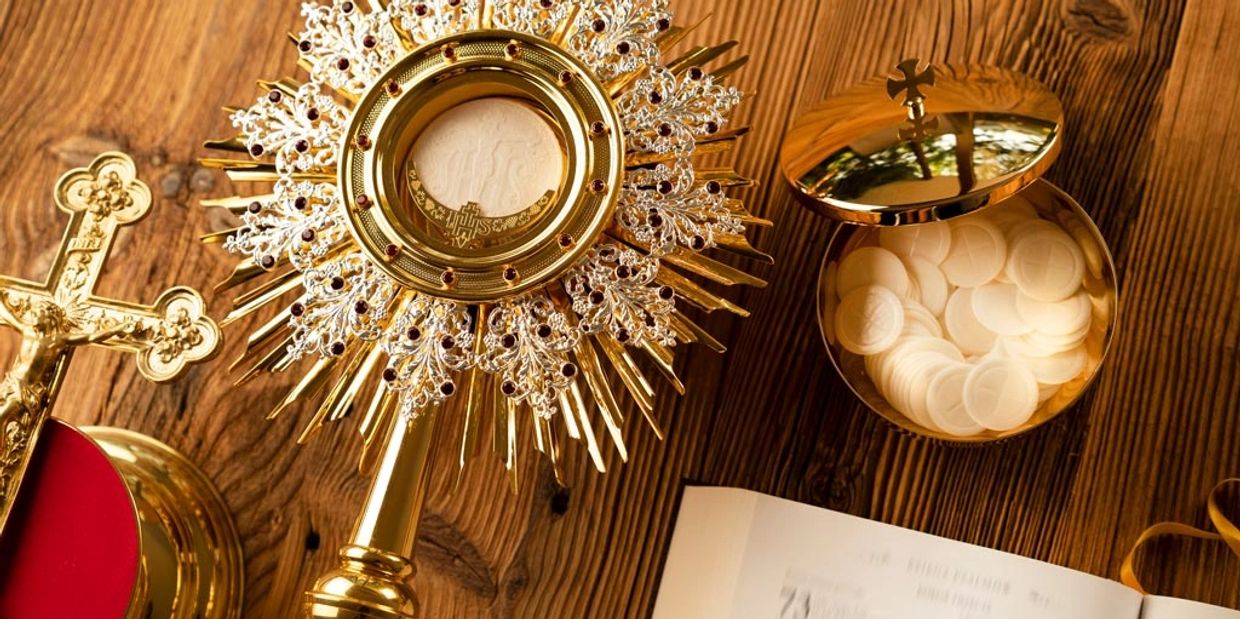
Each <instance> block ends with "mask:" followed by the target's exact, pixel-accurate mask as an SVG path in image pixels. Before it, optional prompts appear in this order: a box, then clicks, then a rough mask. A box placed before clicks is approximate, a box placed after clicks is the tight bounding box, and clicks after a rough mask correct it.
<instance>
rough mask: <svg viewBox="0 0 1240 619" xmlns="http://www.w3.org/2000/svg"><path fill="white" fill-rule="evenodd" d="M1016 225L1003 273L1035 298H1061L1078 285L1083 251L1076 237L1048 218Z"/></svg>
mask: <svg viewBox="0 0 1240 619" xmlns="http://www.w3.org/2000/svg"><path fill="white" fill-rule="evenodd" d="M1040 223H1041V224H1045V225H1038V226H1037V227H1036V228H1034V229H1032V230H1026V229H1025V228H1024V227H1022V228H1018V229H1017V231H1016V234H1017V235H1018V236H1017V237H1016V240H1015V241H1014V242H1013V243H1012V248H1011V252H1010V255H1009V256H1008V261H1007V276H1008V278H1010V279H1011V280H1012V282H1013V283H1014V284H1016V285H1017V286H1019V287H1020V291H1021V292H1023V293H1025V295H1027V296H1029V297H1032V298H1033V299H1036V300H1038V301H1062V300H1064V299H1066V298H1068V297H1070V296H1072V295H1073V294H1074V293H1076V291H1077V290H1079V289H1080V287H1081V278H1082V277H1083V276H1084V275H1085V255H1084V254H1082V253H1081V248H1080V247H1079V246H1077V244H1076V241H1074V240H1073V239H1072V237H1070V236H1068V234H1067V233H1066V232H1064V231H1063V230H1060V229H1059V227H1058V226H1054V225H1053V224H1050V223H1048V222H1040Z"/></svg>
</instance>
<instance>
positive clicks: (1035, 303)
mask: <svg viewBox="0 0 1240 619" xmlns="http://www.w3.org/2000/svg"><path fill="white" fill-rule="evenodd" d="M829 268H830V267H829ZM1084 271H1085V260H1084V255H1083V254H1082V252H1081V248H1080V246H1079V245H1078V244H1077V242H1076V241H1075V240H1074V239H1073V238H1072V237H1071V236H1070V235H1068V234H1067V233H1066V232H1065V231H1064V230H1063V229H1062V228H1060V227H1059V226H1058V225H1056V224H1055V223H1052V222H1050V221H1047V220H1045V219H1042V218H1041V217H1039V216H1038V213H1037V212H1036V211H1035V210H1034V208H1033V207H1032V206H1031V205H1030V204H1029V203H1028V202H1026V201H1024V200H1023V199H1021V198H1019V197H1016V198H1011V199H1008V200H1007V201H1005V202H1003V203H1001V204H997V205H994V206H992V207H990V208H987V209H986V210H985V211H983V212H981V213H978V214H974V215H968V216H964V217H958V218H955V219H953V220H951V221H949V222H935V223H927V224H919V225H914V226H901V227H890V228H882V229H881V230H880V231H879V232H878V245H877V246H874V245H869V246H862V247H858V248H857V249H855V250H853V251H852V252H850V253H848V254H847V255H846V256H844V257H843V259H842V260H841V261H840V262H839V264H838V268H837V269H836V272H835V273H834V274H833V275H834V281H835V286H834V287H835V292H834V294H835V295H836V296H835V297H834V298H833V299H832V301H833V302H835V301H838V305H837V306H836V307H835V308H834V319H833V321H832V323H831V326H832V327H833V331H834V334H832V336H833V337H834V338H836V339H837V340H838V341H839V343H840V345H841V346H843V347H844V348H845V349H846V350H848V351H850V352H853V353H855V354H858V355H862V356H864V357H865V369H866V373H867V374H868V375H869V376H870V378H871V379H872V380H873V382H874V385H875V386H876V387H877V388H878V390H879V392H880V393H881V394H882V395H883V397H884V398H886V399H887V401H888V402H889V403H890V404H891V405H892V406H893V407H894V408H895V409H896V410H898V411H900V412H901V413H902V414H904V415H905V416H907V417H908V418H909V419H911V420H913V421H914V422H916V423H918V424H920V425H922V426H924V427H926V428H929V429H932V430H938V431H941V432H944V433H947V434H951V435H954V436H971V435H975V434H980V433H982V432H985V431H988V430H990V431H995V432H1005V431H1009V430H1013V429H1016V428H1019V427H1020V426H1022V425H1024V424H1025V423H1026V422H1028V421H1029V419H1030V418H1031V417H1032V416H1033V414H1034V412H1035V411H1036V410H1037V408H1038V406H1039V405H1040V404H1041V403H1042V402H1044V401H1045V400H1047V399H1048V398H1050V397H1051V396H1052V395H1054V394H1055V393H1056V392H1057V391H1058V390H1059V387H1060V386H1061V385H1063V384H1064V383H1067V382H1069V381H1071V380H1073V379H1074V378H1076V377H1078V376H1080V375H1081V374H1082V373H1083V372H1085V371H1086V369H1087V368H1086V365H1087V358H1088V357H1087V354H1086V352H1085V347H1084V342H1085V336H1086V334H1087V333H1088V331H1089V327H1090V322H1091V317H1092V307H1093V304H1092V303H1091V301H1090V298H1089V295H1088V294H1086V293H1085V292H1084V291H1083V290H1082V289H1081V283H1082V278H1083V275H1084ZM831 277H832V275H828V278H829V279H831Z"/></svg>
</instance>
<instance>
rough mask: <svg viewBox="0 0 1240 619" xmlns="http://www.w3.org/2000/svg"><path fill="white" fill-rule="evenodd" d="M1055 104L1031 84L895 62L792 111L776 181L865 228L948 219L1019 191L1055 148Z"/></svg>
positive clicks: (1000, 72)
mask: <svg viewBox="0 0 1240 619" xmlns="http://www.w3.org/2000/svg"><path fill="white" fill-rule="evenodd" d="M1062 129H1063V107H1062V106H1061V105H1060V103H1059V100H1058V99H1057V98H1056V97H1055V95H1054V93H1052V92H1051V91H1050V90H1048V89H1047V88H1046V87H1045V86H1043V85H1042V84H1041V83H1040V82H1038V81H1037V80H1034V79H1033V78H1031V77H1029V76H1026V75H1022V74H1020V73H1017V72H1015V71H1011V70H1008V69H1003V68H999V67H990V66H982V65H962V66H954V65H949V64H944V65H938V66H922V65H921V63H920V62H919V61H918V60H916V59H912V60H905V61H903V62H901V63H900V64H899V65H898V66H897V67H896V73H895V74H894V75H892V76H889V77H881V78H875V79H871V80H867V81H865V82H862V83H861V84H858V85H857V86H854V87H852V88H849V89H848V90H845V91H844V92H842V93H840V94H838V95H836V96H834V97H831V98H830V99H828V100H827V101H825V102H824V103H822V104H821V105H819V106H818V107H816V108H814V109H813V110H811V111H810V112H808V113H806V114H805V115H804V116H802V117H801V119H800V120H799V122H798V123H797V124H796V125H795V126H794V127H793V129H792V130H791V131H790V132H789V133H788V135H787V137H786V138H785V139H784V146H783V150H782V152H781V153H780V166H781V168H782V169H783V172H784V177H785V178H786V179H787V181H788V182H789V183H790V184H791V185H792V187H793V188H794V189H795V190H796V192H797V193H798V194H799V196H800V197H801V198H803V201H804V203H805V204H806V205H807V206H808V207H809V208H810V209H811V210H813V211H815V212H817V213H819V214H823V215H827V216H828V217H831V218H833V219H837V220H841V221H848V222H853V223H859V224H866V225H901V224H910V223H924V222H928V221H938V220H942V219H949V218H951V217H955V216H957V215H961V214H964V213H969V212H972V211H976V210H978V209H981V208H984V207H986V206H987V205H989V204H994V203H997V202H1000V201H1002V200H1003V199H1004V198H1007V197H1008V196H1010V195H1012V194H1014V193H1016V192H1018V191H1020V190H1021V189H1023V188H1024V187H1026V186H1027V185H1029V183H1031V182H1033V181H1034V180H1035V179H1037V178H1038V177H1040V176H1041V175H1042V174H1043V173H1044V172H1045V171H1046V169H1047V168H1049V167H1050V165H1051V163H1053V162H1054V160H1055V157H1056V155H1057V154H1058V153H1059V147H1060V134H1061V132H1062Z"/></svg>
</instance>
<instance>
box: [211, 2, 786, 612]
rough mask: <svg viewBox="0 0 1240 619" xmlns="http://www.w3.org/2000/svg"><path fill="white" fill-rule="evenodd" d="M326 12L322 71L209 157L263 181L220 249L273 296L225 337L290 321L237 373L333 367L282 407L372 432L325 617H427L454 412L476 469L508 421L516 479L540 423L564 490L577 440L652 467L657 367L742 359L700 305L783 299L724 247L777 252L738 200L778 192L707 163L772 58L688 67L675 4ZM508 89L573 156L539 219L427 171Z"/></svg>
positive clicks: (303, 383) (322, 12) (249, 352)
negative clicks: (525, 444) (252, 324)
mask: <svg viewBox="0 0 1240 619" xmlns="http://www.w3.org/2000/svg"><path fill="white" fill-rule="evenodd" d="M302 12H303V15H304V16H305V18H306V29H305V31H304V32H302V33H301V34H299V35H294V36H292V37H291V38H292V41H293V44H294V45H295V46H296V47H297V49H298V52H299V54H300V62H299V64H300V66H301V67H302V69H304V70H305V72H306V73H308V77H305V78H292V77H289V78H284V79H279V80H276V81H270V82H267V81H260V82H259V85H260V87H261V88H262V90H263V91H264V92H263V94H262V96H261V97H260V98H259V99H258V100H257V102H256V103H255V104H253V105H251V106H250V107H248V108H242V109H230V110H229V113H230V116H231V120H232V123H233V125H234V126H235V127H236V129H237V130H238V134H237V135H236V136H235V137H232V138H230V139H226V140H220V141H213V142H208V144H207V145H208V147H211V148H216V149H221V150H224V151H230V152H234V153H237V154H238V155H241V158H228V159H207V160H204V163H205V164H206V165H208V166H213V167H218V168H221V169H224V170H226V172H227V174H228V176H229V177H230V178H231V179H232V180H233V181H234V182H237V183H244V184H247V186H260V187H262V189H261V190H259V191H258V192H257V193H256V195H250V196H236V197H231V198H225V199H219V200H210V201H207V202H206V204H207V206H212V207H220V208H225V209H228V210H230V211H231V212H232V213H234V214H236V215H237V216H239V218H240V225H239V226H238V227H237V228H234V229H232V230H227V231H223V232H220V233H216V234H212V235H209V236H208V237H206V239H207V240H208V241H214V242H221V243H223V245H224V247H225V248H227V249H228V250H230V251H232V252H235V253H237V254H240V255H242V256H243V259H242V261H241V262H240V264H238V265H237V267H236V269H235V272H234V274H233V276H232V277H231V278H230V279H229V280H228V281H226V282H224V283H223V284H221V286H220V288H221V289H230V288H234V287H239V286H242V285H246V284H248V283H250V282H252V281H257V282H258V283H257V284H256V285H252V286H250V287H249V288H248V289H247V290H246V291H245V292H243V293H241V294H240V295H239V296H238V297H237V298H236V301H235V305H236V307H235V309H234V310H233V311H232V313H230V314H229V316H228V317H227V318H226V320H225V324H227V323H232V322H236V321H238V320H240V319H242V318H245V317H248V316H250V315H252V314H254V313H256V312H258V311H260V310H261V309H263V308H265V307H267V306H273V305H274V306H278V307H280V308H281V311H279V313H278V314H276V315H275V316H274V317H272V318H271V319H270V320H268V321H267V322H266V323H264V324H262V325H261V326H260V327H259V328H258V329H257V330H255V331H254V332H253V333H252V334H251V335H250V336H249V338H248V340H247V342H246V345H245V352H244V354H243V356H242V357H241V358H240V359H238V360H237V362H236V363H235V364H234V365H233V368H234V369H235V370H237V371H239V372H240V377H239V380H238V382H239V383H240V382H246V381H249V380H251V379H253V378H254V377H256V376H258V375H260V374H262V373H265V372H284V371H286V370H288V369H290V368H291V367H293V366H294V364H296V363H297V362H298V361H300V360H303V359H309V360H311V361H312V363H311V364H310V365H309V366H308V368H307V369H306V370H305V373H304V375H302V377H301V379H300V381H299V382H298V383H297V384H296V385H295V386H294V387H293V389H292V390H291V391H290V392H289V393H288V394H287V396H286V397H285V398H284V399H283V400H282V401H281V403H280V404H279V405H278V406H277V407H276V409H275V410H274V411H272V413H271V415H272V416H275V415H278V414H280V412H281V411H283V410H285V409H286V408H289V407H290V406H292V405H293V404H294V403H297V402H299V401H303V400H309V401H315V402H316V403H317V404H318V405H317V407H315V409H314V412H313V413H312V415H311V417H310V420H309V423H308V424H307V425H306V428H305V431H304V432H303V433H302V435H301V438H300V440H301V441H304V440H306V439H307V438H309V437H310V436H311V435H312V434H313V433H314V432H315V431H316V430H317V429H319V428H320V427H321V426H322V425H323V424H324V423H325V422H329V421H336V420H340V419H343V418H345V417H347V416H350V415H351V414H352V413H353V412H354V411H357V413H358V414H357V415H356V416H357V417H359V418H360V423H359V429H360V431H361V433H362V435H363V437H364V445H365V446H364V448H363V452H362V454H361V458H360V468H361V470H362V471H363V472H364V473H369V474H373V475H374V476H375V481H374V482H373V483H372V487H371V491H370V494H369V497H368V499H367V503H366V506H365V508H364V510H363V513H362V516H361V517H360V518H359V521H358V525H357V527H356V529H355V531H354V536H353V539H352V542H351V544H350V545H349V546H346V547H345V548H343V549H342V550H341V553H340V556H341V566H340V568H339V569H337V570H336V571H335V572H333V573H332V574H329V575H328V576H326V577H324V578H323V579H321V580H320V581H319V583H318V584H317V585H316V587H315V589H314V590H312V591H311V592H309V593H308V596H307V612H308V613H310V614H311V615H313V616H331V617H346V616H349V617H352V616H357V617H360V616H367V617H370V616H384V617H386V616H391V617H403V616H414V615H415V614H416V613H417V604H416V599H415V598H414V596H413V592H412V591H411V590H410V589H409V587H408V586H407V585H406V584H404V581H405V580H407V576H408V575H409V573H411V570H412V564H411V561H410V557H411V554H412V549H413V540H414V534H415V532H416V525H417V517H418V515H419V512H420V508H421V503H422V494H423V492H424V491H425V479H426V466H425V464H426V457H427V451H428V446H429V444H430V442H431V436H432V433H433V427H434V423H435V418H436V417H437V416H439V415H444V414H453V415H460V416H461V417H462V423H461V427H462V428H463V431H462V434H461V437H460V445H459V454H460V465H461V467H464V465H465V463H466V461H467V460H469V459H470V457H471V456H472V455H473V454H474V452H475V451H476V450H477V447H478V445H479V443H480V441H479V436H480V434H482V432H483V428H484V426H485V427H490V428H492V430H491V434H492V436H493V439H494V441H493V442H494V445H495V447H496V450H497V451H498V453H499V455H500V457H501V458H502V459H503V461H504V464H505V467H506V469H507V471H508V473H509V478H510V480H511V484H512V486H513V488H514V490H515V489H516V485H517V466H516V461H517V453H516V452H517V442H518V441H517V435H518V432H526V431H532V432H533V438H534V444H535V445H536V446H537V449H538V450H539V451H540V452H542V453H543V454H546V455H547V456H548V457H549V458H550V460H551V462H552V463H553V465H554V468H555V470H556V476H557V479H561V473H560V470H559V468H560V467H559V463H560V460H561V449H562V438H561V437H562V436H567V437H568V438H570V439H574V440H580V441H582V442H584V443H585V446H586V448H587V450H588V451H589V454H590V456H591V459H592V460H593V462H594V464H595V466H596V467H597V468H598V469H599V471H603V470H604V458H603V450H602V446H601V444H602V443H603V442H604V441H605V440H606V438H603V437H609V438H610V440H611V442H612V444H613V445H614V446H615V448H616V449H617V451H618V452H619V455H620V456H621V458H622V459H627V453H626V449H625V446H624V442H623V439H622V434H621V430H622V426H623V424H624V416H625V409H624V408H623V407H622V406H621V404H620V394H618V393H616V390H615V389H614V388H613V386H616V387H622V388H623V390H624V391H625V392H627V394H628V396H629V398H630V399H631V400H632V402H633V404H634V405H635V406H636V408H637V409H638V410H639V411H640V412H641V414H642V415H643V417H644V418H645V419H646V421H647V422H648V423H649V425H650V426H651V427H652V428H653V429H654V432H655V433H656V435H658V436H659V437H662V431H661V430H660V429H659V425H658V423H657V422H656V419H655V411H654V402H655V390H654V386H653V384H652V383H651V381H650V380H648V379H647V377H646V375H645V371H644V368H647V367H650V368H653V369H654V370H655V371H656V372H657V373H658V374H660V375H662V377H663V378H665V379H666V381H667V382H668V384H670V385H671V387H672V388H673V389H675V390H676V391H678V392H680V393H681V394H683V393H684V384H683V383H682V381H681V380H680V379H679V378H678V377H677V375H676V373H675V370H674V364H673V352H672V351H673V347H674V346H675V345H676V344H678V343H694V342H696V343H702V344H705V345H707V346H708V347H710V348H713V349H715V350H719V351H722V350H723V345H722V344H721V343H720V342H719V341H717V340H716V339H715V338H713V337H712V336H711V335H710V334H708V333H707V332H706V331H705V330H703V329H702V328H701V327H699V326H698V325H697V324H696V323H695V322H694V321H693V319H692V318H690V316H689V314H687V313H686V312H685V310H686V308H694V309H693V310H692V311H694V312H702V311H704V312H713V311H716V310H721V311H727V312H731V313H734V314H738V315H740V316H746V315H747V313H746V312H745V310H743V309H741V308H740V307H738V306H737V305H735V304H733V303H732V302H730V301H728V300H727V299H726V298H724V297H722V296H719V295H718V294H717V293H715V292H713V291H712V289H711V288H712V287H714V286H717V285H722V286H733V285H751V286H763V285H765V282H763V281H762V280H760V279H758V278H756V277H754V276H752V275H749V274H748V273H746V272H744V271H741V270H739V269H737V268H735V267H733V266H730V265H729V264H726V263H724V262H721V261H718V260H716V259H714V258H711V257H708V256H707V253H708V252H709V251H710V250H722V251H723V252H727V253H732V254H737V255H741V256H744V257H748V258H756V259H761V260H766V261H769V260H770V258H769V256H767V255H765V254H763V253H761V252H760V251H757V250H755V249H753V248H752V247H751V246H750V245H749V243H748V242H747V240H746V238H745V230H746V227H747V226H755V225H756V226H769V225H770V222H767V221H765V220H763V219H760V218H758V217H755V216H753V215H752V214H750V213H749V211H747V210H746V208H745V206H744V205H743V204H742V202H741V201H740V200H738V199H736V198H734V197H729V196H728V191H729V190H732V189H736V188H741V187H746V186H750V185H752V184H753V182H752V181H751V180H749V179H747V178H745V177H743V176H741V175H739V174H737V173H736V172H735V171H734V170H732V169H731V168H728V167H708V166H707V165H705V164H703V163H702V161H703V157H704V156H710V155H717V154H719V153H725V152H727V151H730V150H731V149H733V148H734V147H735V145H736V144H737V142H738V140H739V139H740V138H741V136H743V135H744V134H745V133H746V132H747V129H745V128H731V127H729V126H728V120H729V117H730V115H731V113H732V111H733V109H734V108H735V107H736V106H737V105H738V104H739V103H740V102H741V100H742V98H743V97H742V94H741V93H740V92H739V91H738V90H736V89H735V88H733V87H731V86H728V85H727V84H726V81H727V79H728V77H729V76H730V75H731V74H733V73H734V72H735V71H736V70H738V69H739V68H741V67H742V66H743V65H744V64H745V62H746V61H747V59H748V58H747V57H742V58H739V59H737V60H734V61H731V62H726V63H725V62H724V61H723V60H721V59H722V58H723V57H724V56H726V55H727V54H728V53H729V52H730V51H731V50H732V49H733V48H734V47H735V45H736V44H735V42H730V43H726V44H723V45H718V46H707V47H692V48H690V49H688V50H687V51H686V52H685V53H683V54H682V55H680V56H677V57H674V58H668V57H665V53H667V52H668V50H669V49H670V48H672V47H673V46H675V45H676V44H678V43H679V42H681V41H682V40H683V39H684V38H685V37H686V35H687V34H688V33H689V31H690V30H691V28H682V27H677V26H674V25H673V24H672V20H671V15H670V13H669V12H668V7H667V6H666V2H665V1H664V0H428V1H413V0H389V1H384V0H372V1H371V2H367V3H364V4H360V3H354V2H347V1H342V0H335V1H334V2H333V3H331V4H330V5H317V4H306V5H304V7H303V9H302ZM710 65H719V66H717V67H716V68H714V69H713V70H712V69H708V68H707V67H708V66H710ZM488 98H495V99H498V98H502V99H504V100H509V101H518V102H520V103H521V104H522V105H524V106H526V107H528V108H529V109H531V110H534V111H535V112H536V113H537V114H538V115H539V116H540V117H541V118H542V119H543V120H544V121H545V122H546V123H547V124H548V125H549V126H550V127H551V129H552V130H553V131H554V133H555V134H556V139H557V140H558V142H559V146H560V150H561V151H562V155H563V156H562V161H560V162H558V163H559V164H560V165H562V170H563V174H562V180H561V182H560V184H559V186H558V187H557V188H554V189H553V190H552V191H551V192H548V194H547V195H546V197H545V198H543V199H540V200H539V202H538V204H536V205H535V206H533V207H530V208H529V209H527V210H526V211H524V212H523V213H522V214H520V215H517V216H511V217H507V218H503V217H496V218H483V216H482V215H480V214H479V213H478V212H477V211H478V207H477V205H476V204H469V205H465V206H464V207H463V208H456V209H455V212H453V210H454V209H453V208H452V207H453V205H450V204H439V203H437V202H436V201H435V199H434V198H435V196H433V195H428V193H427V191H426V187H425V186H424V185H423V184H422V183H421V180H422V179H421V178H420V177H419V176H418V170H416V169H415V166H414V165H413V163H412V162H413V160H414V156H413V155H412V154H411V153H413V152H414V151H415V150H416V148H415V147H416V145H417V140H418V137H419V136H420V135H421V134H422V132H423V131H424V130H425V129H426V128H427V127H428V126H429V125H430V124H431V123H433V122H434V121H435V119H436V118H437V117H439V116H441V115H443V113H444V112H446V111H448V110H450V109H452V108H453V107H456V106H458V105H462V104H465V103H467V102H471V101H475V100H480V99H488ZM492 154H494V153H492ZM521 156H522V154H521V153H520V152H517V153H516V154H512V153H509V154H508V155H507V157H508V160H507V161H506V162H501V163H500V164H499V165H501V166H502V165H506V164H511V163H512V159H513V158H520V157H521ZM493 159H494V158H493ZM522 163H532V164H533V165H542V164H543V163H552V162H547V161H534V162H522ZM463 169H464V168H463ZM462 174H464V173H463V172H462ZM430 193H431V194H433V193H434V192H433V191H432V192H430ZM700 282H709V283H705V284H704V283H700ZM643 358H644V359H643ZM458 481H459V475H458ZM367 613H369V614H367Z"/></svg>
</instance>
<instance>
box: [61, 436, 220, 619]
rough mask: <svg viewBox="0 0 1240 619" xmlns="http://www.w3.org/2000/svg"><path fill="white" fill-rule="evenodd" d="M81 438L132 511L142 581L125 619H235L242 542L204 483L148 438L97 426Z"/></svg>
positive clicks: (212, 490)
mask: <svg viewBox="0 0 1240 619" xmlns="http://www.w3.org/2000/svg"><path fill="white" fill-rule="evenodd" d="M82 431H83V432H85V433H86V435H87V436H89V437H90V438H92V439H93V440H94V441H95V442H96V443H98V444H99V446H100V447H101V448H103V451H104V453H106V454H107V456H108V459H109V460H111V461H112V465H113V466H115V467H116V469H117V471H119V472H120V474H121V477H122V478H124V480H125V484H126V485H127V486H128V487H129V493H130V495H131V496H132V497H133V501H134V505H135V507H136V508H137V513H138V522H139V530H140V543H141V548H142V573H141V575H140V576H139V579H138V584H137V585H136V587H135V591H134V597H133V602H132V603H131V605H130V609H129V614H128V617H130V618H135V619H136V618H138V617H143V618H145V617H194V618H201V619H235V618H238V617H240V616H241V601H242V570H243V568H244V564H243V560H242V555H241V540H240V538H239V537H238V535H237V530H236V528H235V527H234V526H233V521H232V517H231V516H230V515H229V513H228V509H227V508H226V507H225V505H224V501H223V499H222V498H221V497H220V495H219V493H218V492H217V491H216V490H215V487H214V486H213V485H212V484H211V481H210V480H209V479H208V478H207V476H206V475H204V474H203V473H202V471H201V470H199V469H198V467H196V466H194V464H193V463H191V462H190V461H189V460H187V459H186V458H185V456H183V455H181V454H180V453H179V452H177V451H175V450H173V449H172V448H171V447H169V446H167V445H165V444H163V443H161V442H159V441H157V440H155V439H153V438H150V437H148V436H144V435H142V434H138V433H136V432H130V431H128V430H122V429H119V428H107V427H98V426H96V427H89V428H83V429H82Z"/></svg>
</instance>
